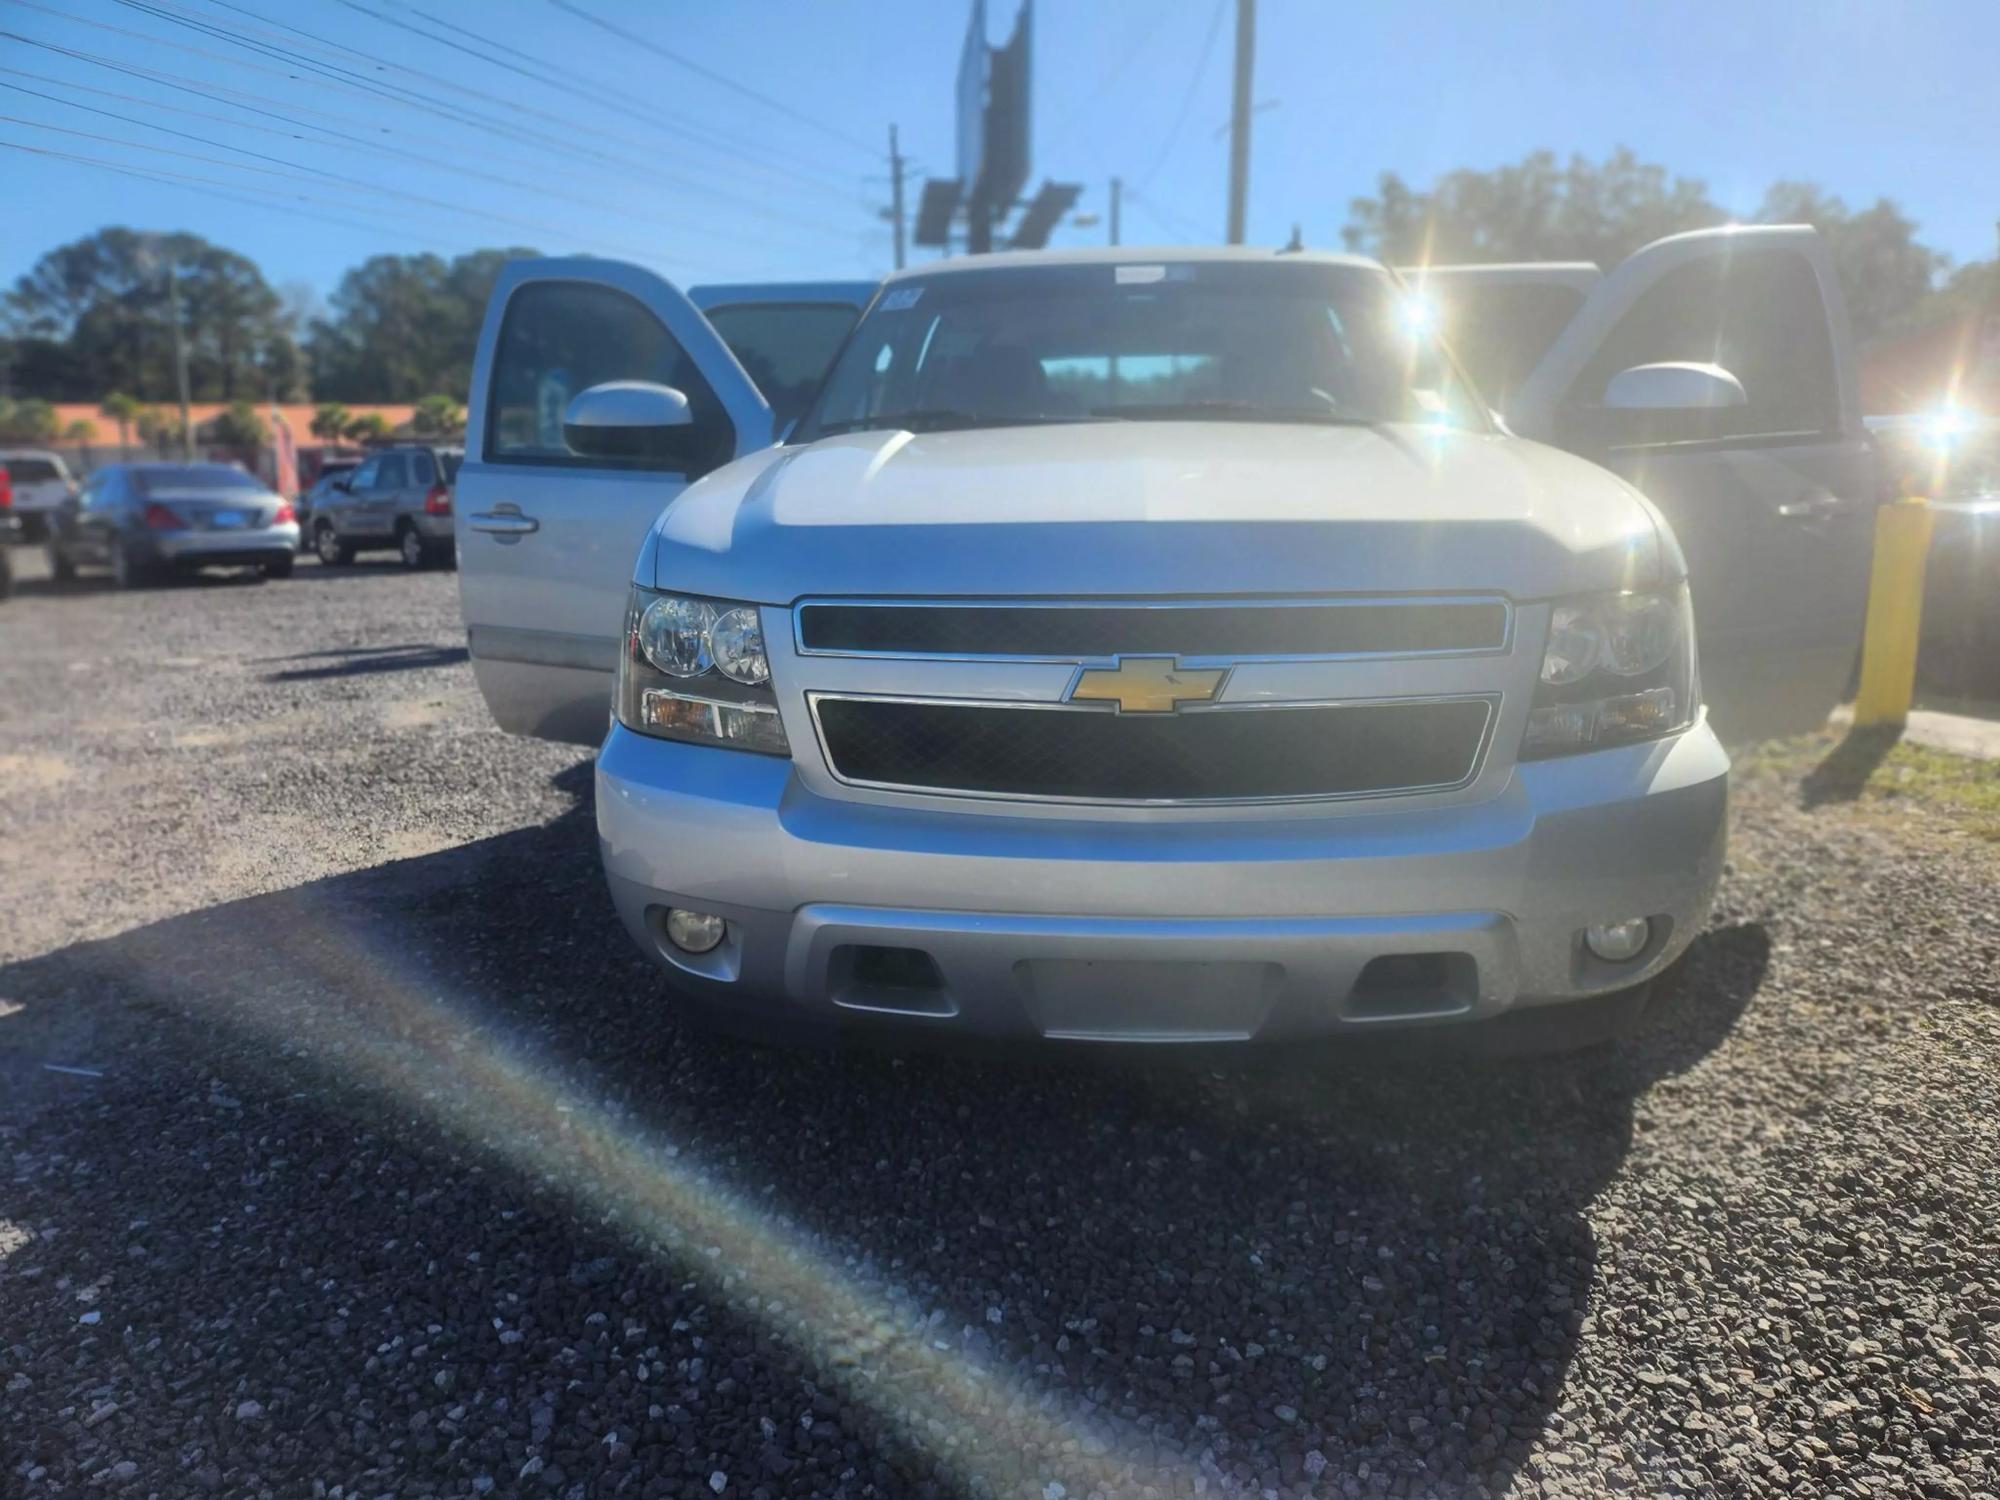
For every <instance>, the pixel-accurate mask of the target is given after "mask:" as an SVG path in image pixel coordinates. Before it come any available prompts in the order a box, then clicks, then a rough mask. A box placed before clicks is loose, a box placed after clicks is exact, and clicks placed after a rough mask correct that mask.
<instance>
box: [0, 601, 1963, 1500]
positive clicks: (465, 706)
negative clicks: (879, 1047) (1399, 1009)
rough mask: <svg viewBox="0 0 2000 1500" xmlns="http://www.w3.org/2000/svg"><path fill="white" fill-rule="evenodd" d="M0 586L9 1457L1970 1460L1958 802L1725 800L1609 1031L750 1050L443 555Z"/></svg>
mask: <svg viewBox="0 0 2000 1500" xmlns="http://www.w3.org/2000/svg"><path fill="white" fill-rule="evenodd" d="M21 571H22V579H21V586H20V589H19V591H18V592H17V594H16V597H15V598H14V599H13V600H11V601H9V602H7V603H6V604H4V605H0V1391H4V1396H0V1411H4V1413H5V1420H4V1422H0V1493H6V1494H19V1495H26V1496H56V1495H69V1494H75V1493H93V1492H97V1491H106V1492H111V1493H118V1494H132V1495H161V1496H167V1495H208V1494H218V1495H271V1496H295V1495H320V1494H326V1495H340V1496H343V1497H349V1496H364V1497H374V1496H380V1495H395V1496H417V1495H480V1494H492V1495H529V1496H537V1495H554V1496H565V1497H572V1496H573V1497H593V1500H594V1497H598V1496H607V1495H635V1496H640V1495H683V1494H698V1495H710V1494H721V1495H724V1496H735V1495H748V1496H754V1495H781V1494H782V1495H790V1494H850V1495H861V1494H883V1495H905V1494H947V1493H962V1492H989V1493H1000V1494H1008V1495H1021V1496H1040V1497H1044V1500H1055V1497H1062V1496H1073V1497H1081V1496H1084V1495H1088V1494H1091V1493H1093V1492H1097V1493H1103V1494H1107V1495H1109V1494H1118V1493H1143V1492H1145V1491H1146V1490H1148V1489H1151V1490H1153V1491H1155V1492H1158V1493H1161V1494H1192V1493H1202V1492H1205V1493H1208V1494H1217V1493H1228V1494H1235V1493H1258V1492H1263V1493H1273V1492H1275V1493H1279V1494H1286V1495H1291V1494H1309V1493H1311V1494H1322V1495H1438V1496H1451V1497H1458V1496H1465V1495H1486V1494H1500V1493H1506V1494H1513V1495H1541V1494H1548V1495H1597V1494H1602V1493H1605V1492H1607V1491H1623V1492H1629V1493H1634V1494H1708V1493H1722V1494H1786V1495H1796V1494H1820V1493H1826V1494H1857V1495H1858V1494H1874V1495H1882V1496H1903V1495H1932V1496H1951V1497H1969V1496H1974V1495H1993V1494H1996V1493H2000V1449H1997V1448H1996V1444H2000V1438H1996V1431H2000V1423H1996V1421H1995V1420H1994V1417H1993V1412H1994V1411H1995V1409H1996V1407H2000V1131H1996V1128H1995V1124H1996V1119H2000V1098H1996V1095H2000V1067H1996V1052H2000V1047H1996V1024H2000V939H1996V936H1995V931H1994V925H1993V917H1994V914H1995V910H1994V909H1995V899H1994V890H1995V873H1996V869H2000V858H1996V853H1997V852H2000V851H1996V850H1995V848H1994V846H1992V845H1990V844H1987V843H1982V842H1980V841H1979V840H1977V839H1975V838H1972V837H1969V836H1967V835H1965V834H1962V833H1960V832H1958V831H1957V830H1955V829H1954V828H1953V827H1952V826H1951V825H1950V824H1949V823H1948V822H1946V821H1944V820H1942V819H1941V818H1938V817H1934V816H1933V815H1930V814H1926V813H1924V812H1922V811H1921V810H1907V811H1905V812H1902V813H1900V814H1898V815H1897V816H1896V817H1894V818H1889V817H1886V816H1882V815H1863V814H1862V813H1861V812H1859V811H1858V810H1857V809H1855V808H1853V807H1850V806H1848V805H1845V804H1839V803H1831V804H1825V805H1819V806H1815V807H1812V808H1810V809H1808V808H1806V807H1805V806H1803V805H1802V802H1801V798H1800V797H1799V795H1798V790H1797V787H1796V786H1795V785H1794V784H1792V783H1791V782H1789V781H1788V780H1786V779H1784V778H1783V777H1780V776H1775V775H1773V776H1769V777H1766V778H1765V779H1761V780H1753V781H1751V782H1750V783H1748V784H1747V785H1745V786H1743V787H1742V789H1741V791H1740V794H1739V802H1738V823H1739V826H1738V831H1737V834H1736V839H1735V845H1734V860H1733V865H1732V868H1731V871H1730V874H1729V876H1728V879H1727V881H1726V884H1725V889H1724V893H1723V898H1722V902H1721V906H1720V908H1719V909H1718V911H1717V914H1716V917H1715V921H1714V924H1713V926H1712V928H1711V930H1710V931H1709V932H1708V933H1707V934H1705V935H1704V936H1703V938H1702V939H1701V940H1700V941H1699V943H1698V944H1697V945H1696V948H1695V950H1694V952H1693V954H1692V957H1691V959H1690V961H1689V962H1688V964H1687V965H1686V967H1685V969H1684V971H1683V972H1682V973H1681V974H1680V975H1679V976H1678V978H1677V979H1676V981H1675V982H1674V983H1673V984H1672V985H1671V986H1670V987H1669V988H1668V990H1667V992H1666V993H1664V994H1663V995H1662V996H1661V997H1660V1000H1659V1002H1658V1003H1657V1004H1656V1006H1655V1010H1654V1013H1653V1014H1652V1016H1651V1017H1649V1020H1648V1022H1647V1023H1646V1025H1645V1027H1644V1029H1643V1031H1642V1032H1641V1034H1640V1035H1638V1036H1636V1037H1635V1038H1633V1039H1632V1040H1630V1041H1628V1042H1626V1043H1622V1044H1620V1045H1619V1046H1618V1047H1616V1048H1614V1049H1612V1050H1610V1051H1608V1052H1605V1053H1599V1054H1596V1055H1592V1056H1588V1057H1586V1058H1584V1059H1581V1060H1572V1061H1568V1062H1552V1063H1537V1064H1511V1065H1498V1064H1479V1063H1473V1062H1467V1061H1458V1060H1449V1059H1426V1058H1421V1057H1420V1058H1417V1059H1415V1060H1412V1059H1410V1058H1408V1057H1404V1056H1399V1055H1395V1054H1389V1055H1384V1056H1379V1057H1378V1056H1370V1057H1368V1058H1366V1059H1364V1060H1363V1061H1361V1062H1360V1063H1358V1064H1357V1063H1356V1062H1355V1061H1354V1060H1352V1059H1351V1058H1342V1057H1338V1056H1327V1055H1320V1056H1313V1057H1308V1058H1289V1059H1284V1060H1267V1061H1265V1062H1263V1063H1260V1064H1258V1065H1256V1066H1251V1067H1235V1066H1232V1067H1229V1068H1215V1067H1210V1066H1201V1067H1192V1066H1185V1065H1182V1066H1171V1065H1165V1064H1161V1063H1158V1062H1154V1061H1146V1062H1107V1061H1103V1060H1093V1059H1085V1060H1078V1059H1076V1058H1075V1057H1073V1056H1070V1055H1068V1054H1061V1055H1049V1054H1042V1055H1031V1056H1027V1057H1022V1056H1010V1057H1006V1058H1001V1059H987V1060H982V1059H977V1058H964V1057H935V1056H911V1057H897V1056H884V1055H875V1054H864V1055H858V1056H843V1055H832V1056H829V1055H824V1054H818V1053H806V1054H797V1055H795V1054H788V1053H773V1052H768V1051H758V1050H754V1049H750V1048H747V1047H743V1046H740V1045H737V1044H733V1043H729V1042H723V1041H716V1040H710V1039H705V1038H703V1037H701V1036H698V1035H693V1034H690V1033H689V1032H687V1031H686V1030H684V1029H683V1028H682V1027H681V1026H680V1025H679V1024H678V1023H677V1022H676V1020H675V1018H674V1015H673V1012H672V1009H671V1006H670V1004H669V1003H668V999H667V997H666V995H665V994H664V992H663V990H662V987H661V981H660V979H659V977H658V976H657V975H656V974H655V973H654V971H653V970H652V969H650V968H649V967H648V966H646V965H645V964H643V963H641V962H640V961H639V960H638V959H637V957H636V956H635V955H633V954H632V953H631V951H630V949H629V945H628V943H627V941H626V939H625V937H624V935H623V933H622V932H621V931H620V930H619V929H618V928H617V926H616V924H615V921H614V920H613V918H612V916H611V912H610V909H609V904H608V901H607V900H606V898H605V896H604V892H603V890H602V887H601V881H600V876H599V873H598V868H597V858H596V851H595V848H594V846H593V841H592V817H591V810H590V781H589V768H588V761H587V758H585V757H580V756H578V755H576V754H574V753H572V752H568V751H565V750H562V749H560V748H555V747H548V746H540V745H534V744H530V743H526V742H522V741H517V740H510V739H507V738H505V737H503V736H501V735H499V734H498V733H496V732H494V731H492V730H491V729H490V728H489V727H488V725H487V722H486V720H485V717H484V713H483V710H482V708H481V707H480V705H479V702H478V699H477V694H476V692H475V691H474V689H473V686H472V683H471V679H470V674H469V672H468V670H467V668H466V667H465V665H464V663H463V656H462V650H461V646H462V639H461V637H460V635H459V633H458V631H457V628H456V620H457V599H456V592H455V587H454V582H453V579H452V577H451V575H449V574H431V575H419V576H410V575H405V574H403V573H401V572H400V571H399V570H398V569H396V568H395V567H394V565H391V564H385V565H380V566H362V567H359V568H355V569H351V570H341V571H331V572H329V571H322V570H321V569H319V568H318V567H317V565H315V564H313V563H310V562H307V563H305V564H303V565H302V566H301V568H300V570H299V574H298V576H297V577H296V578H295V579H294V580H292V581H290V582H288V583H272V584H265V585H255V584H244V583H237V582H231V581H227V580H217V581H213V582H205V583H200V584H196V585H191V586H180V587H174V588H169V589H163V590H160V591H157V592H148V593H144V594H140V595H136V596H120V595H113V594H111V593H109V592H107V591H104V590H101V589H95V588H89V587H85V588H81V589H76V590H63V591H55V590H52V589H51V588H50V587H49V586H48V585H47V584H46V581H45V580H43V579H42V577H41V575H40V573H39V570H38V568H37V566H36V565H35V564H34V563H33V562H29V563H28V564H27V565H26V566H24V567H23V568H22V570H21ZM55 1068H60V1069H66V1070H70V1071H54V1070H53V1069H55Z"/></svg>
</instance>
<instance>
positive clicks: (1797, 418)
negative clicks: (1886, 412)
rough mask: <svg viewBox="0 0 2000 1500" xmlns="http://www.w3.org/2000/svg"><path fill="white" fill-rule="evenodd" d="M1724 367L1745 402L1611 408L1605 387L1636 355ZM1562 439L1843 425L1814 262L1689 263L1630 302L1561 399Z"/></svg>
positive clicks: (1685, 438)
mask: <svg viewBox="0 0 2000 1500" xmlns="http://www.w3.org/2000/svg"><path fill="white" fill-rule="evenodd" d="M1662 360H1689V361H1694V362H1697V363H1703V364H1715V365H1720V366H1721V367H1722V368H1723V369H1725V370H1727V371H1729V373H1730V374H1732V375H1734V376H1735V377H1736V378H1737V380H1739V381H1741V382H1742V385H1743V394H1744V396H1745V398H1746V404H1745V405H1742V406H1735V407H1723V408H1720V409H1717V410H1706V411H1686V412H1680V411H1674V412H1629V411H1608V410H1606V409H1605V408H1604V406H1603V400H1604V387H1605V385H1606V383H1607V382H1608V381H1609V380H1610V379H1611V377H1612V376H1613V375H1616V374H1617V373H1618V372H1619V371H1620V370H1625V369H1630V368H1631V367H1632V366H1633V365H1645V364H1654V363H1657V362H1659V361H1662ZM1565 408H1566V409H1565V413H1564V418H1563V429H1564V434H1565V437H1566V438H1568V439H1570V440H1573V441H1575V442H1577V443H1579V444H1581V445H1584V446H1592V445H1597V446H1613V447H1622V446H1632V445H1639V444H1648V443H1662V442H1690V441H1700V440H1704V439H1725V438H1726V439H1743V438H1772V439H1777V438H1800V437H1817V436H1822V435H1825V434H1829V433H1832V434H1837V433H1838V432H1839V431H1840V393H1839V384H1838V380H1837V376H1836V372H1835V368H1834V355H1833V337H1832V334H1831V332H1830V331H1829V329H1828V327H1827V317H1826V303H1825V300H1824V298H1823V297H1822V295H1821V293H1820V287H1819V279H1818V277H1817V276H1816V275H1815V274H1814V271H1813V267H1812V264H1811V262H1809V261H1808V260H1806V259H1805V257H1803V256H1801V255H1798V254H1795V253H1794V252H1792V251H1789V250H1753V251H1748V252H1745V253H1743V254H1737V255H1712V256H1705V257H1703V258H1702V259H1700V260H1695V261H1690V262H1688V263H1687V264H1686V265H1683V266H1679V267H1677V268H1675V269H1674V270H1672V271H1669V272H1667V273H1666V274H1665V275H1664V276H1662V277H1661V278H1660V279H1659V281H1658V282H1657V283H1655V284H1654V285H1653V286H1652V287H1650V288H1649V289H1647V291H1646V292H1644V293H1643V294H1642V295H1641V296H1640V297H1639V299H1638V300H1637V301H1636V302H1635V303H1633V305H1632V306H1631V308H1630V309H1629V310H1628V311H1627V312H1626V314H1625V316H1624V318H1623V319H1621V320H1620V321H1619V323H1618V324H1617V326H1616V327H1614V328H1613V329H1612V330H1611V332H1610V334H1609V335H1608V336H1607V337H1606V338H1605V340H1604V342H1603V343H1602V345H1600V346H1599V348H1598V350H1597V352H1596V354H1595V355H1594V356H1592V358H1591V361H1590V363H1589V364H1587V365H1586V366H1584V369H1583V373H1582V374H1580V375H1579V376H1578V377H1577V379H1576V382H1575V384H1573V385H1572V386H1571V387H1570V391H1569V399H1568V400H1567V402H1565Z"/></svg>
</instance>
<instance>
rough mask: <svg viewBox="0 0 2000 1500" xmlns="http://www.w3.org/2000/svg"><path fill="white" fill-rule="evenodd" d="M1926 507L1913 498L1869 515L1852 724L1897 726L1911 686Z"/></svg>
mask: <svg viewBox="0 0 2000 1500" xmlns="http://www.w3.org/2000/svg"><path fill="white" fill-rule="evenodd" d="M1930 547H1931V508H1930V504H1929V502H1928V501H1925V500H1922V499H1916V498H1905V499H1901V500H1895V501H1892V502H1891V503H1889V504H1887V505H1884V506H1883V507H1882V508H1881V509H1880V510H1878V511H1876V512H1875V562H1874V566H1873V568H1872V569H1871V570H1870V572H1869V575H1868V629H1867V632H1866V634H1865V635H1864V636H1863V638H1862V642H1861V690H1860V691H1859V692H1858V693H1856V694H1855V696H1854V725H1855V727H1856V728H1857V729H1859V728H1862V727H1865V726H1867V725H1871V724H1901V723H1902V722H1903V721H1904V720H1906V719H1907V718H1909V716H1910V700H1911V699H1912V698H1913V697H1914V696H1915V694H1916V688H1917V630H1918V626H1919V624H1920V623H1921V622H1922V620H1923V613H1924V559H1925V557H1926V556H1927V555H1928V554H1929V552H1930Z"/></svg>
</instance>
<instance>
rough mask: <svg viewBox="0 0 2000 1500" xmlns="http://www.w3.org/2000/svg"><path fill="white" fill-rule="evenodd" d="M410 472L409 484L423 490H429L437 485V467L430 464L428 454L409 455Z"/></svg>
mask: <svg viewBox="0 0 2000 1500" xmlns="http://www.w3.org/2000/svg"><path fill="white" fill-rule="evenodd" d="M410 471H411V480H410V482H411V483H413V484H416V485H420V486H422V487H423V488H424V489H429V488H430V487H431V486H432V485H434V484H436V483H437V465H436V464H434V463H432V462H431V456H430V455H429V454H428V453H412V454H411V455H410Z"/></svg>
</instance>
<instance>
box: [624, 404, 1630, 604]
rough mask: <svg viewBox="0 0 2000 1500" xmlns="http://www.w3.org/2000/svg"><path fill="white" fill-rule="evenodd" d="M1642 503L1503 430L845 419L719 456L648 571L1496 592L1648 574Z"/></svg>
mask: <svg viewBox="0 0 2000 1500" xmlns="http://www.w3.org/2000/svg"><path fill="white" fill-rule="evenodd" d="M1660 571H1661V543H1660V536H1659V532H1658V530H1657V528H1656V527H1655V525H1654V521H1653V517H1652V514H1651V511H1650V508H1649V507H1648V506H1647V505H1646V504H1645V503H1644V502H1643V501H1642V500H1641V499H1640V498H1639V496H1638V494H1637V493H1636V492H1635V491H1634V490H1632V489H1631V488H1630V487H1629V486H1627V485H1626V484H1625V483H1624V482H1623V481H1622V480H1620V479H1618V478H1616V477H1615V476H1613V475H1611V474H1609V473H1607V472H1606V471H1604V470H1603V469H1600V468H1597V467H1596V466H1595V465H1592V464H1589V463H1586V462H1584V461H1583V460H1581V459H1578V458H1575V457H1572V456H1571V455H1569V454H1566V453H1562V452H1559V451H1557V450H1555V449H1551V448H1544V447H1542V446H1540V445H1539V444H1536V443H1530V442H1526V441H1523V440H1522V439H1519V438H1512V437H1506V436H1502V435H1499V434H1487V433H1449V432H1447V433H1435V432H1432V431H1430V430H1428V429H1422V428H1405V427H1397V428H1390V427H1319V426H1304V425H1291V424H1277V423H1254V424H1253V423H1233V422H1099V423H1076V424H1066V425H1062V426H1045V427H1008V428H986V429H980V430H975V431H969V432H937V433H923V434H912V433H908V432H865V433H850V434H847V435H844V436H840V437H832V438H826V439H822V440H821V441H819V442H817V443H813V444H810V445H808V446H805V447H800V448H773V449H766V450H765V451H764V452H762V453H757V454H753V455H751V456H750V457H748V458H745V459H741V460H739V461H738V462H736V463H733V464H731V465H729V466H728V467H727V468H724V469H720V470H718V471H717V472H715V473H714V474H711V475H709V476H708V477H706V478H705V479H703V480H701V481H700V482H699V483H697V484H695V485H693V486H691V487H690V488H689V489H688V490H687V491H685V492H684V493H683V494H682V495H681V496H680V498H678V499H677V500H675V501H674V502H673V503H672V504H671V505H669V506H668V507H667V509H666V510H665V512H664V513H663V514H662V515H661V517H660V520H659V522H658V523H657V525H656V527H655V529H654V532H653V536H652V538H651V539H650V541H649V544H648V546H647V547H646V549H645V551H644V553H643V554H642V555H641V557H640V561H639V573H638V576H639V578H640V581H642V582H650V583H652V584H653V585H654V586H655V587H659V588H671V589H678V590H683V591H685V592H688V593H697V594H706V595H711V596H715V597H720V598H730V599H743V600H748V601H752V602H755V603H760V604H790V603H791V602H793V601H794V600H796V599H799V598H801V597H805V596H809V595H827V594H856V595H904V596H932V597H935V596H956V595H987V596H1036V595H1040V596H1079V595H1080V596H1097V597H1104V596H1115V595H1147V594H1173V595H1190V594H1237V593H1260V594H1322V593H1347V592H1402V591H1424V592H1439V591H1452V592H1457V591H1485V590H1499V591H1503V592H1505V593H1508V594H1511V595H1513V596H1514V597H1516V598H1537V597H1543V596H1547V595H1550V594H1562V593H1573V592H1581V591H1584V590H1590V589H1600V588H1603V589H1610V588H1622V587H1632V586H1636V585H1642V584H1645V583H1649V582H1653V581H1656V580H1657V579H1658V578H1659V576H1660Z"/></svg>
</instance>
